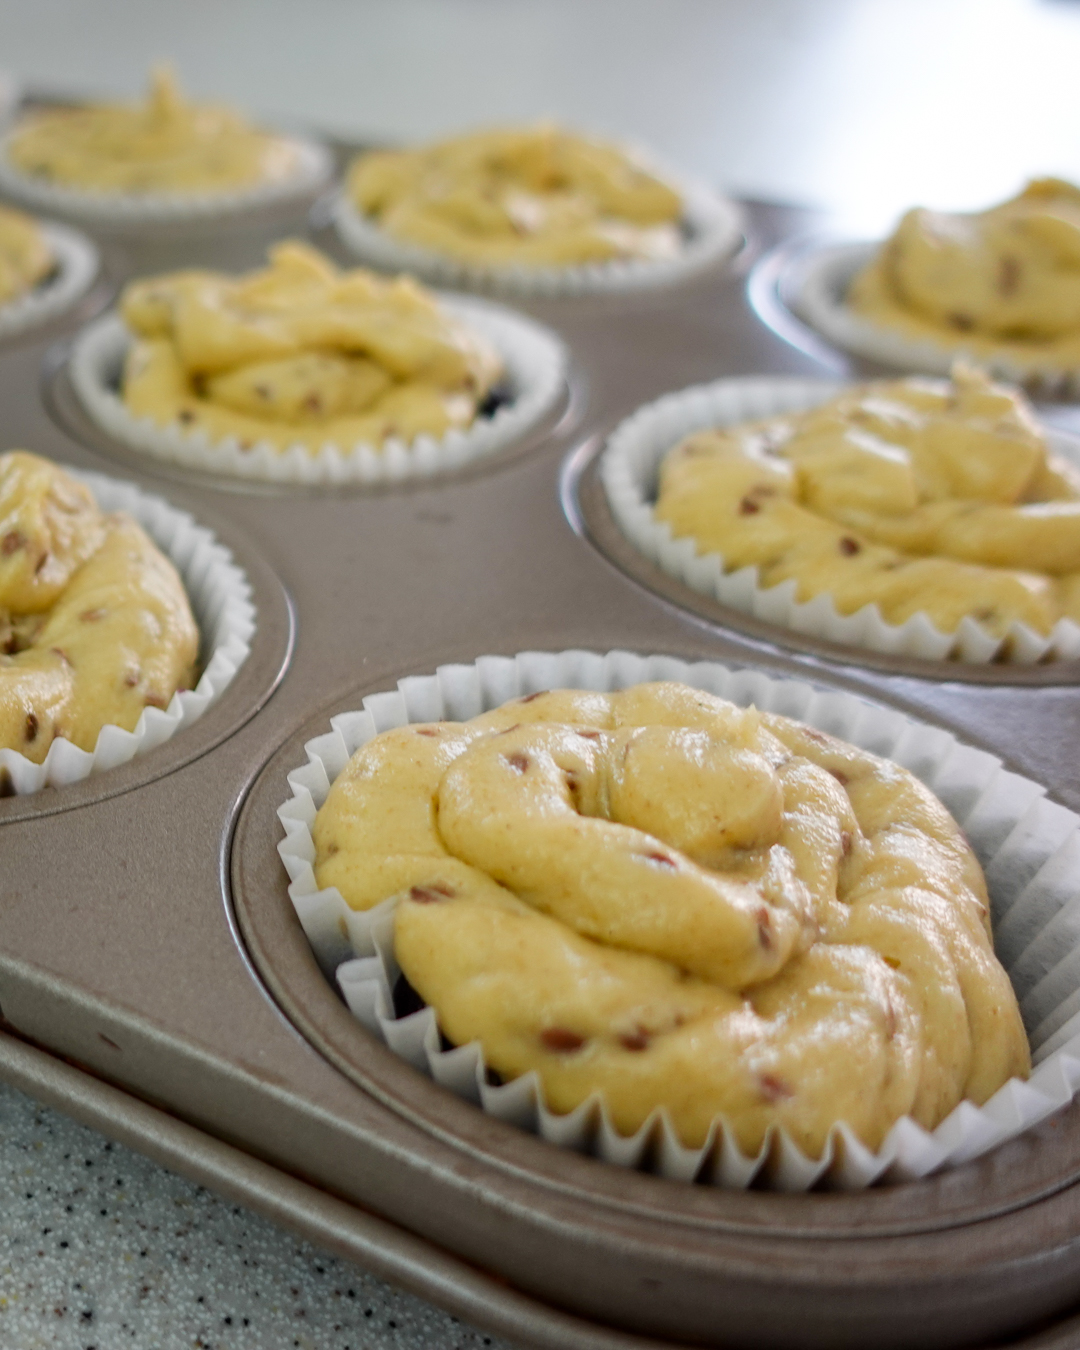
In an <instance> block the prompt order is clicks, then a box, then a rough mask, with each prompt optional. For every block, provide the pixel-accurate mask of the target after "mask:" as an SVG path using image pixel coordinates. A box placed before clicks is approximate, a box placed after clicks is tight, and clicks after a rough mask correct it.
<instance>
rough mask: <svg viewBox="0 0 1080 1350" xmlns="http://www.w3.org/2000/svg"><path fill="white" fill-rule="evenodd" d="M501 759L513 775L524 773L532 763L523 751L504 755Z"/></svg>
mask: <svg viewBox="0 0 1080 1350" xmlns="http://www.w3.org/2000/svg"><path fill="white" fill-rule="evenodd" d="M503 758H504V759H505V760H506V762H507V764H509V765H510V767H511V768H512V769H513V770H514V772H515V773H524V772H525V770H526V769H527V768H528V767H529V765H530V764H531V763H532V760H530V759H529V756H528V755H527V754H526V753H525V751H524V750H515V751H514V752H513V753H512V754H509V755H504V756H503Z"/></svg>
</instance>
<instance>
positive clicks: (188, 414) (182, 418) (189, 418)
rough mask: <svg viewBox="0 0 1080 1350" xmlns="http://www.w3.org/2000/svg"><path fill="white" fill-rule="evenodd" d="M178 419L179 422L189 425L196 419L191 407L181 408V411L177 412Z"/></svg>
mask: <svg viewBox="0 0 1080 1350" xmlns="http://www.w3.org/2000/svg"><path fill="white" fill-rule="evenodd" d="M176 420H177V421H178V422H183V423H184V425H185V426H187V425H189V423H191V422H194V421H195V414H194V413H193V412H192V411H191V409H190V408H181V409H180V411H179V412H178V413H177V414H176Z"/></svg>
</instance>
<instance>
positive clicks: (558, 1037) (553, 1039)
mask: <svg viewBox="0 0 1080 1350" xmlns="http://www.w3.org/2000/svg"><path fill="white" fill-rule="evenodd" d="M585 1039H586V1038H585V1037H584V1036H579V1035H578V1034H577V1032H576V1031H570V1030H569V1029H568V1028H567V1027H545V1028H544V1030H543V1031H542V1032H541V1033H540V1044H541V1045H542V1046H543V1047H544V1049H545V1050H554V1051H555V1052H556V1053H557V1054H570V1053H572V1052H573V1051H574V1050H580V1049H581V1047H582V1046H583V1045H584V1044H585Z"/></svg>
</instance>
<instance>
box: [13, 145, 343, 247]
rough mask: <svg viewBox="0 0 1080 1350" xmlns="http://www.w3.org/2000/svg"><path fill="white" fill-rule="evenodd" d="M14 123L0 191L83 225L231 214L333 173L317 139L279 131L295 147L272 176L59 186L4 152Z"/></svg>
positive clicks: (284, 198) (276, 202)
mask: <svg viewBox="0 0 1080 1350" xmlns="http://www.w3.org/2000/svg"><path fill="white" fill-rule="evenodd" d="M17 129H18V128H17V126H16V127H15V128H13V129H11V130H9V131H8V132H7V134H6V135H4V136H3V138H2V139H0V191H2V192H4V193H5V194H6V195H7V196H9V197H11V198H13V199H14V200H15V201H18V202H21V203H23V204H24V205H26V206H30V207H33V208H34V209H35V210H38V211H45V212H49V213H53V214H56V215H61V216H65V217H69V218H72V219H75V220H79V221H81V222H82V223H84V224H87V225H96V226H104V227H109V226H113V227H123V228H127V227H130V226H138V225H148V226H152V225H183V224H192V223H194V222H196V221H213V220H215V219H221V220H223V221H224V220H231V219H234V218H236V217H238V216H242V215H246V214H250V213H255V212H258V211H260V210H262V209H264V208H267V207H275V206H280V205H282V204H284V203H286V202H288V201H290V200H291V199H293V198H297V199H303V198H304V197H307V196H309V195H311V194H313V193H316V192H318V191H320V190H321V189H322V188H323V187H325V185H326V184H327V183H328V182H329V181H330V178H331V175H332V174H333V169H334V161H333V156H332V155H331V153H330V151H329V150H328V149H327V148H326V146H324V145H321V144H320V143H319V142H318V141H314V140H311V139H309V138H307V137H301V136H281V137H279V139H280V140H284V141H287V142H288V143H289V144H290V145H292V146H293V147H294V148H295V150H296V160H295V164H294V168H293V172H292V173H290V174H289V175H288V176H287V177H285V178H280V179H277V180H275V181H273V182H267V183H255V184H252V185H251V186H249V187H243V188H233V189H230V190H228V191H224V192H139V193H136V192H106V191H92V190H90V189H88V188H75V187H65V186H63V185H61V184H59V183H54V182H49V181H46V180H43V179H41V178H36V177H34V175H33V174H27V173H23V172H22V170H21V169H19V168H17V167H16V165H15V164H14V163H13V162H12V161H11V159H10V158H9V157H8V146H9V144H10V141H11V138H12V136H13V135H14V134H15V132H16V131H17Z"/></svg>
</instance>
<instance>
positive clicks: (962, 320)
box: [948, 311, 975, 333]
mask: <svg viewBox="0 0 1080 1350" xmlns="http://www.w3.org/2000/svg"><path fill="white" fill-rule="evenodd" d="M948 317H949V323H951V324H952V326H953V327H954V328H956V329H958V330H959V331H960V332H961V333H970V332H971V330H972V329H973V328H974V327H975V320H974V319H973V318H972V317H971V315H970V314H963V313H961V312H959V311H957V312H956V313H953V314H950V315H949V316H948Z"/></svg>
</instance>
